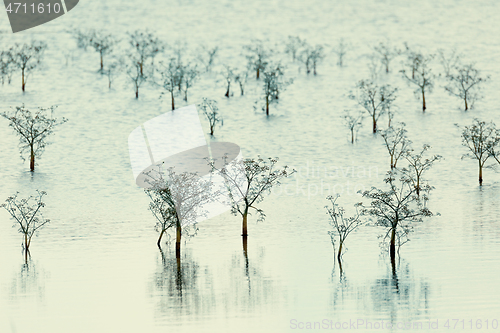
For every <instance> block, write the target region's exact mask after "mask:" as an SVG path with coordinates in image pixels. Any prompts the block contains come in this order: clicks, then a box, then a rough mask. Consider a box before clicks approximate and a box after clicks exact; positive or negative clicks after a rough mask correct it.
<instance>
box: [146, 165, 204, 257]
mask: <svg viewBox="0 0 500 333" xmlns="http://www.w3.org/2000/svg"><path fill="white" fill-rule="evenodd" d="M164 173H165V174H164ZM145 174H146V175H147V176H148V179H147V182H148V183H149V185H150V186H151V187H150V188H147V189H145V192H146V194H147V195H148V196H149V198H150V199H151V202H150V203H149V209H150V210H151V212H152V213H153V215H154V216H155V218H156V220H157V221H156V230H157V231H158V232H159V233H160V236H159V238H158V242H157V245H158V247H161V239H162V237H163V235H164V234H165V233H167V232H168V231H170V230H171V229H175V234H176V240H175V252H176V256H177V257H179V256H180V252H181V238H182V235H183V234H184V235H193V233H192V231H193V229H194V232H196V226H195V225H196V222H197V219H198V218H199V217H202V216H204V215H205V214H206V212H204V211H202V210H201V209H202V206H203V205H204V204H206V203H208V202H210V201H211V200H212V197H211V187H212V183H211V182H210V181H208V180H203V179H202V178H200V177H199V175H198V174H197V173H191V172H183V173H180V174H177V173H175V171H174V168H172V167H171V168H168V169H167V170H162V166H161V165H158V170H156V169H153V170H151V171H148V172H146V173H145Z"/></svg>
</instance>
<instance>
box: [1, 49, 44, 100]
mask: <svg viewBox="0 0 500 333" xmlns="http://www.w3.org/2000/svg"><path fill="white" fill-rule="evenodd" d="M46 48H47V44H45V43H44V42H39V41H32V42H31V43H30V44H22V45H21V44H16V45H15V46H14V47H11V48H10V50H9V55H10V57H11V59H10V62H11V63H12V64H13V65H14V67H17V68H18V69H20V70H21V79H22V80H21V89H22V91H23V92H24V91H25V87H26V82H27V81H28V77H29V76H30V74H32V72H33V71H34V70H35V69H36V68H37V67H38V66H39V65H40V63H41V62H42V59H43V54H44V52H45V49H46Z"/></svg>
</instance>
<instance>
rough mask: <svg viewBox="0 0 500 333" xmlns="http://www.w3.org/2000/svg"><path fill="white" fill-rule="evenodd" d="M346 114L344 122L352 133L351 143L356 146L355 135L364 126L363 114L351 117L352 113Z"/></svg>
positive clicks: (346, 111)
mask: <svg viewBox="0 0 500 333" xmlns="http://www.w3.org/2000/svg"><path fill="white" fill-rule="evenodd" d="M344 113H345V114H344V116H343V118H344V122H345V125H346V127H347V128H348V129H349V131H350V132H351V143H352V144H354V141H355V139H356V137H355V134H357V133H358V131H359V129H360V127H361V125H362V124H363V123H362V122H363V118H364V117H363V113H361V112H359V113H358V114H356V115H351V112H350V111H349V110H345V111H344Z"/></svg>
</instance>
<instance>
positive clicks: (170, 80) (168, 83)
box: [159, 58, 182, 111]
mask: <svg viewBox="0 0 500 333" xmlns="http://www.w3.org/2000/svg"><path fill="white" fill-rule="evenodd" d="M160 65H161V66H162V69H161V70H159V71H160V74H161V78H162V87H163V89H165V90H166V91H167V92H169V93H170V98H171V101H172V111H173V110H174V109H175V94H176V91H177V90H178V89H177V88H178V87H179V86H181V84H182V73H181V66H180V64H179V62H178V60H177V59H176V58H171V59H170V61H169V63H168V65H166V66H165V65H163V63H162V62H160ZM163 94H165V92H162V95H163Z"/></svg>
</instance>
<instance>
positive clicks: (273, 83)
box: [263, 64, 292, 116]
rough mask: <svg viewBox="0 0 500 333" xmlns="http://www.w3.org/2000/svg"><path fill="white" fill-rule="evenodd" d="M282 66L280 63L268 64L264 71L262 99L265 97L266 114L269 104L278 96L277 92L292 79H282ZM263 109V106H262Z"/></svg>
mask: <svg viewBox="0 0 500 333" xmlns="http://www.w3.org/2000/svg"><path fill="white" fill-rule="evenodd" d="M283 76H284V67H282V66H281V65H280V64H278V65H275V66H273V65H270V66H268V68H267V69H266V70H265V71H264V86H263V88H264V89H263V92H264V99H265V111H266V116H269V105H270V104H271V103H274V102H276V101H277V100H278V98H279V92H280V91H283V90H284V89H285V88H286V87H287V86H288V85H289V84H291V83H292V80H285V79H284V77H283ZM263 109H264V108H263Z"/></svg>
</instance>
